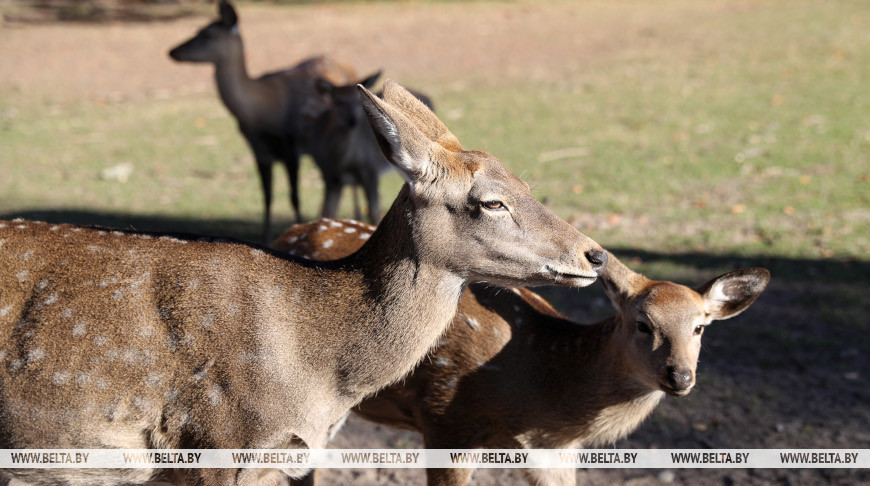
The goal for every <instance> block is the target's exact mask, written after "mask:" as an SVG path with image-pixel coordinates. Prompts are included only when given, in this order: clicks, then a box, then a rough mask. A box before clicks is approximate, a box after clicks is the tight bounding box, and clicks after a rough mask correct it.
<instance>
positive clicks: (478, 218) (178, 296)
mask: <svg viewBox="0 0 870 486" xmlns="http://www.w3.org/2000/svg"><path fill="white" fill-rule="evenodd" d="M360 94H361V97H362V99H363V104H364V106H365V109H366V114H367V116H368V118H369V122H370V123H371V124H372V126H373V128H374V131H375V135H376V137H377V140H378V142H379V144H380V146H381V149H382V150H383V151H384V153H385V154H386V156H387V159H388V160H389V161H390V162H391V163H392V164H394V165H395V167H396V168H397V169H398V170H399V171H400V172H401V173H402V174H403V175H404V177H405V178H406V179H407V180H408V183H407V184H405V185H404V186H403V188H402V190H401V191H400V193H399V196H398V197H397V199H396V201H395V202H394V203H393V205H392V207H391V208H390V210H389V211H388V212H387V214H386V215H385V217H384V219H383V221H382V222H381V225H380V226H379V227H378V229H377V230H376V231H375V232H374V233H372V234H371V235H370V238H369V239H368V243H366V244H365V245H363V246H362V248H360V249H359V251H357V252H356V253H354V254H352V255H350V256H348V257H347V258H344V259H341V260H337V261H332V262H315V261H311V260H304V259H300V258H295V257H290V256H287V255H286V254H284V253H280V254H279V253H277V252H273V251H271V250H268V251H267V250H264V249H261V248H260V247H257V246H252V245H249V244H245V243H242V242H234V241H229V242H228V241H220V240H213V239H209V238H197V237H182V236H177V235H174V236H173V235H155V234H145V233H132V232H122V231H108V230H99V229H88V228H81V227H75V226H69V225H51V224H45V223H34V222H25V221H5V222H0V448H4V449H7V448H66V449H87V448H124V449H142V448H168V449H185V448H194V449H195V448H215V449H285V448H286V449H291V448H322V447H324V446H325V445H326V441H327V434H328V431H329V430H330V428H331V427H332V426H333V425H334V424H335V423H336V422H338V421H339V420H341V419H342V417H344V415H345V414H346V413H347V412H348V411H349V410H350V408H351V407H353V406H354V405H356V404H357V403H359V402H360V401H362V399H363V398H364V397H366V396H369V395H371V394H372V393H374V392H376V391H377V390H379V389H381V388H384V387H386V386H388V385H390V384H391V383H394V382H395V381H397V380H399V379H400V378H402V377H403V376H405V375H406V374H407V373H408V372H409V371H411V370H412V369H413V367H414V366H415V365H416V364H417V363H418V362H419V361H420V360H421V359H422V358H423V357H424V356H425V355H426V353H427V352H429V349H430V348H431V347H432V346H433V345H434V344H435V343H436V341H437V340H438V338H439V337H440V336H441V334H442V333H443V332H444V330H445V329H446V328H447V326H448V325H449V324H450V322H451V320H452V319H453V316H454V314H456V309H457V305H458V303H459V296H460V295H461V294H462V291H463V289H464V288H465V286H466V283H467V282H469V281H486V282H493V283H501V284H504V285H512V284H532V285H544V284H559V285H566V286H575V287H582V286H586V285H589V284H591V283H592V282H594V281H595V279H596V278H597V274H598V273H600V272H601V271H603V268H604V265H605V262H606V259H607V255H606V254H605V253H604V252H603V250H602V249H601V247H600V246H598V244H596V243H595V242H594V241H592V240H591V239H589V238H588V237H586V236H584V235H583V234H581V233H580V232H578V231H577V230H576V229H575V228H573V227H572V226H571V225H569V224H568V223H566V222H564V221H562V220H561V219H559V218H557V217H556V216H555V215H553V214H552V213H551V212H550V211H548V210H547V209H546V208H545V207H544V206H543V205H542V204H541V203H539V202H538V201H537V200H535V198H534V196H532V194H531V192H530V191H529V187H528V185H527V184H525V183H524V182H522V181H521V180H520V179H519V178H517V177H516V176H514V175H513V174H511V173H510V172H508V171H507V169H505V168H504V166H503V165H502V164H501V162H499V161H498V160H497V159H496V158H494V157H492V156H491V155H489V154H486V153H483V152H478V151H466V150H464V149H463V148H462V146H461V145H460V143H459V141H458V140H457V139H456V137H455V136H454V135H453V134H452V133H450V131H449V130H447V128H446V127H445V126H444V125H443V124H442V123H441V121H440V120H438V118H436V117H435V115H434V114H433V113H432V112H431V111H429V110H428V109H427V108H426V107H425V106H424V105H423V104H422V103H420V102H419V101H418V100H417V99H416V98H414V97H413V96H412V95H411V94H410V93H408V92H407V91H405V90H404V89H403V88H401V87H400V86H398V85H397V84H395V83H393V82H390V81H388V82H387V83H386V84H385V89H384V98H383V99H381V98H378V97H376V96H374V95H373V94H372V93H370V92H369V91H368V90H366V89H365V88H360ZM305 472H306V471H304V470H303V469H301V468H296V469H285V470H283V473H284V474H288V475H290V476H291V477H294V476H300V475H302V474H304V473H305ZM176 473H177V474H183V475H184V477H182V478H175V479H178V480H185V481H187V483H188V484H201V485H227V484H231V485H250V484H263V483H259V482H258V481H264V482H265V481H267V480H268V481H274V482H277V481H279V480H280V479H281V478H282V473H281V471H278V470H264V469H245V468H239V469H230V468H223V469H186V470H177V471H176ZM0 475H7V476H15V477H18V478H19V479H22V480H24V481H27V482H35V483H40V484H49V483H50V484H83V485H84V484H101V485H116V484H130V483H138V482H142V481H146V480H149V479H153V478H155V477H157V478H166V476H168V475H169V472H167V471H163V470H159V469H123V470H106V469H86V470H74V469H45V470H36V469H9V470H3V471H0Z"/></svg>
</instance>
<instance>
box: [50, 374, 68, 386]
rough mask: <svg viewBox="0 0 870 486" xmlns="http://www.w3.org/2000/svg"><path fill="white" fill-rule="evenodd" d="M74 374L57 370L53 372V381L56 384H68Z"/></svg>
mask: <svg viewBox="0 0 870 486" xmlns="http://www.w3.org/2000/svg"><path fill="white" fill-rule="evenodd" d="M71 377H72V376H71V375H70V373H69V371H55V372H54V373H52V374H51V382H52V383H54V384H55V385H58V386H60V385H66V384H67V383H69V380H70V378H71Z"/></svg>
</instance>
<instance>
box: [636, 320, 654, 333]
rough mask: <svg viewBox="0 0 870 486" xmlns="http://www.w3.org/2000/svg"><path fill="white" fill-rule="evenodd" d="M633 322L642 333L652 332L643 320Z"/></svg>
mask: <svg viewBox="0 0 870 486" xmlns="http://www.w3.org/2000/svg"><path fill="white" fill-rule="evenodd" d="M635 324H636V325H637V330H638V332H642V333H644V334H652V329H650V328H649V326H648V325H647V324H646V323H645V322H643V321H637V322H635Z"/></svg>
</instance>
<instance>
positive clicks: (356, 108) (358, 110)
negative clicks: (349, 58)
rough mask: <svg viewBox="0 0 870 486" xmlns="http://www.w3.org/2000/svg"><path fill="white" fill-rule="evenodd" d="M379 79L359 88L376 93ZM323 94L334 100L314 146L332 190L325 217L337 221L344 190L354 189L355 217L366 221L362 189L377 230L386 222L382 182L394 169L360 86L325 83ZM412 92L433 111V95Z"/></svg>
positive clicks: (323, 116)
mask: <svg viewBox="0 0 870 486" xmlns="http://www.w3.org/2000/svg"><path fill="white" fill-rule="evenodd" d="M379 75H380V73H377V74H374V75H372V76H369V77H368V78H366V79H364V80H363V81H360V83H359V84H362V85H363V86H365V87H366V88H369V89H371V87H372V86H373V85H374V84H375V82H376V81H377V78H378V76H379ZM317 90H318V91H319V92H320V93H321V94H322V95H323V96H324V97H326V98H328V99H329V100H330V108H329V109H328V110H326V111H324V112H323V113H322V114H321V115H320V117H318V119H317V120H316V121H315V123H314V130H313V131H312V136H311V139H310V141H309V144H308V145H309V147H310V151H311V155H312V156H313V157H314V161H315V163H316V164H317V166H318V168H320V173H321V174H322V175H323V181H324V186H326V192H325V194H324V199H323V211H322V213H321V216H323V217H326V218H334V217H335V216H336V214H337V213H338V204H339V201H340V199H341V192H342V189H343V188H344V186H345V185H346V184H350V185H352V187H353V208H354V217H356V219H358V220H361V219H362V214H361V211H360V205H359V204H358V202H357V194H356V186H362V188H363V191H364V193H365V196H366V202H367V204H368V219H369V222H370V223H372V224H377V222H378V221H379V220H380V196H379V190H378V185H379V182H380V176H381V174H383V173H384V172H386V171H387V170H389V169H390V167H391V165H390V164H389V162H387V160H386V159H385V158H384V155H383V153H381V150H380V148H379V147H378V143H377V141H376V140H375V135H374V132H372V129H371V126H369V124H368V123H366V119H365V112H364V110H363V106H362V103H361V102H360V98H359V96H358V94H357V89H356V86H355V85H353V84H350V85H345V86H336V85H334V84H332V83H331V82H329V80H327V79H319V80H318V81H317ZM409 91H410V92H411V94H413V95H414V96H415V97H417V99H419V100H420V101H422V102H423V103H424V104H425V105H426V106H427V107H429V109H432V101H431V100H430V99H429V97H428V96H427V95H425V94H423V93H420V92H417V91H413V90H409Z"/></svg>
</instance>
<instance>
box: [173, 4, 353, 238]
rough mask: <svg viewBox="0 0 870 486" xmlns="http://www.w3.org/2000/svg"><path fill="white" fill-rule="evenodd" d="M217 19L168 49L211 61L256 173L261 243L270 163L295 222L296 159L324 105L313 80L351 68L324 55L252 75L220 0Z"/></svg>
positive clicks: (266, 229) (233, 18) (337, 78)
mask: <svg viewBox="0 0 870 486" xmlns="http://www.w3.org/2000/svg"><path fill="white" fill-rule="evenodd" d="M218 13H219V15H220V17H219V18H218V19H217V20H215V21H214V22H211V23H210V24H208V25H206V26H205V27H203V28H202V29H200V30H199V32H197V33H196V35H194V36H193V37H192V38H191V39H189V40H187V41H185V42H183V43H181V44H180V45H178V46H176V47H175V48H173V49H172V50H170V51H169V55H170V57H172V59H175V60H176V61H184V62H197V63H211V64H214V66H215V80H216V82H217V88H218V93H220V97H221V100H223V102H224V105H226V107H227V109H229V111H230V113H232V114H233V116H234V117H235V118H236V120H237V121H238V125H239V131H240V132H242V135H243V136H244V137H245V140H247V142H248V145H249V146H250V148H251V151H252V152H253V153H254V159H255V160H256V163H257V171H258V174H259V176H260V184H261V188H262V191H263V202H264V213H263V243H267V242H268V241H269V238H270V236H269V235H270V221H271V208H272V186H273V184H272V165H273V163H274V162H275V160H278V161H280V162H281V163H282V164H284V167H285V168H286V171H287V175H288V178H289V182H290V203H291V205H292V207H293V211H294V213H295V216H296V220H297V222H301V215H300V212H299V194H298V185H299V180H298V179H299V157H300V155H301V154H302V153H303V152H305V151H306V148H305V138H306V136H307V133H308V131H309V130H310V129H311V124H312V122H313V120H314V119H316V118H317V117H318V116H319V115H320V114H321V113H322V112H323V111H324V110H326V109H327V108H328V107H329V105H328V100H326V99H325V98H324V97H323V96H321V95H320V94H319V93H318V92H317V89H316V87H315V82H316V80H317V79H321V78H322V79H327V80H329V81H330V82H333V83H336V84H346V83H351V82H356V74H355V73H354V71H353V69H351V68H350V67H348V66H345V65H343V64H340V63H337V62H335V61H333V60H331V59H329V58H326V57H314V58H311V59H308V60H306V61H303V62H302V63H300V64H298V65H296V66H295V67H293V68H290V69H288V70H284V71H278V72H273V73H268V74H264V75H263V76H261V77H259V78H256V79H252V78H251V77H250V76H249V75H248V70H247V67H246V66H245V52H244V46H243V45H242V37H241V35H240V33H239V26H238V16H237V14H236V11H235V9H234V8H233V6H232V5H231V4H230V3H229V2H227V1H226V0H221V2H220V3H219V4H218Z"/></svg>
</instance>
